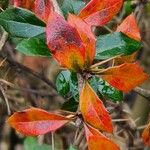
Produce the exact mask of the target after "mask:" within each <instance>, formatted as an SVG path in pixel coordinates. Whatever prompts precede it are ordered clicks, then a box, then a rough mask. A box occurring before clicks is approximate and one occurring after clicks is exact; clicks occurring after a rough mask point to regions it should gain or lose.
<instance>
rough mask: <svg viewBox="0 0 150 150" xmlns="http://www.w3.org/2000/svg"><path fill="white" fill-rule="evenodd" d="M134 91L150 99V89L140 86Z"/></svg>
mask: <svg viewBox="0 0 150 150" xmlns="http://www.w3.org/2000/svg"><path fill="white" fill-rule="evenodd" d="M134 92H136V93H138V94H139V95H141V96H143V97H144V98H146V99H147V100H149V101H150V90H146V89H142V88H140V87H136V88H135V89H134Z"/></svg>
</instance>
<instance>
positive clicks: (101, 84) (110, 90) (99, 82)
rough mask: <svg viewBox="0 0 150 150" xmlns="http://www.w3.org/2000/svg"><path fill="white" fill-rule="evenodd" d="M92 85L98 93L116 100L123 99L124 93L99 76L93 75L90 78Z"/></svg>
mask: <svg viewBox="0 0 150 150" xmlns="http://www.w3.org/2000/svg"><path fill="white" fill-rule="evenodd" d="M90 85H91V86H92V88H93V89H94V91H95V92H96V93H97V94H98V95H103V96H104V97H106V98H108V99H110V100H112V101H114V102H116V101H122V100H123V93H122V92H121V91H119V90H117V89H115V88H114V87H112V86H110V85H109V84H108V83H107V82H106V81H104V80H103V79H101V78H99V77H96V76H93V77H92V78H91V80H90Z"/></svg>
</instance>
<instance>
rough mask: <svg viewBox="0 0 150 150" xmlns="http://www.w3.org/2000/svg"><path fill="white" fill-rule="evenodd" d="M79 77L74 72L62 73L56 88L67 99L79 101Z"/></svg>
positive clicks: (57, 80) (58, 77)
mask: <svg viewBox="0 0 150 150" xmlns="http://www.w3.org/2000/svg"><path fill="white" fill-rule="evenodd" d="M77 83H78V82H77V75H76V73H74V72H70V71H62V72H61V73H60V74H59V75H58V76H57V79H56V88H57V91H58V93H59V94H61V95H62V96H64V97H65V98H72V97H73V98H74V99H75V100H78V99H79V92H78V84H77Z"/></svg>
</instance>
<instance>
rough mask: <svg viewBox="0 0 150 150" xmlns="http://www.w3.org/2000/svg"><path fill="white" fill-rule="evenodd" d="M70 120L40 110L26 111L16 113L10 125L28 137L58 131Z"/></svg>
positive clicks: (9, 121)
mask: <svg viewBox="0 0 150 150" xmlns="http://www.w3.org/2000/svg"><path fill="white" fill-rule="evenodd" d="M68 121H69V120H68V119H67V118H65V117H63V116H61V115H56V114H52V113H49V112H47V111H44V110H42V109H38V108H31V109H26V110H24V111H21V112H16V113H14V114H13V115H12V116H11V117H10V118H9V119H8V123H9V124H10V125H11V126H12V127H13V128H15V129H16V130H17V131H18V132H20V133H22V134H24V135H27V136H36V135H40V134H45V133H47V132H52V131H55V130H57V129H58V128H60V127H62V126H63V125H64V124H66V123H67V122H68Z"/></svg>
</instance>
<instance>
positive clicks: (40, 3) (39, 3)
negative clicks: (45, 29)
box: [33, 0, 53, 22]
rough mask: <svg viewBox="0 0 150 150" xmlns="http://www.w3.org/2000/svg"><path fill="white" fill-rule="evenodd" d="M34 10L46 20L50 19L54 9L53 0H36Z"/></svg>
mask: <svg viewBox="0 0 150 150" xmlns="http://www.w3.org/2000/svg"><path fill="white" fill-rule="evenodd" d="M33 11H34V12H35V14H36V15H37V17H39V18H40V19H41V20H43V21H44V22H47V21H48V17H49V14H50V13H51V11H53V5H52V2H51V0H35V2H34V8H33Z"/></svg>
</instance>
